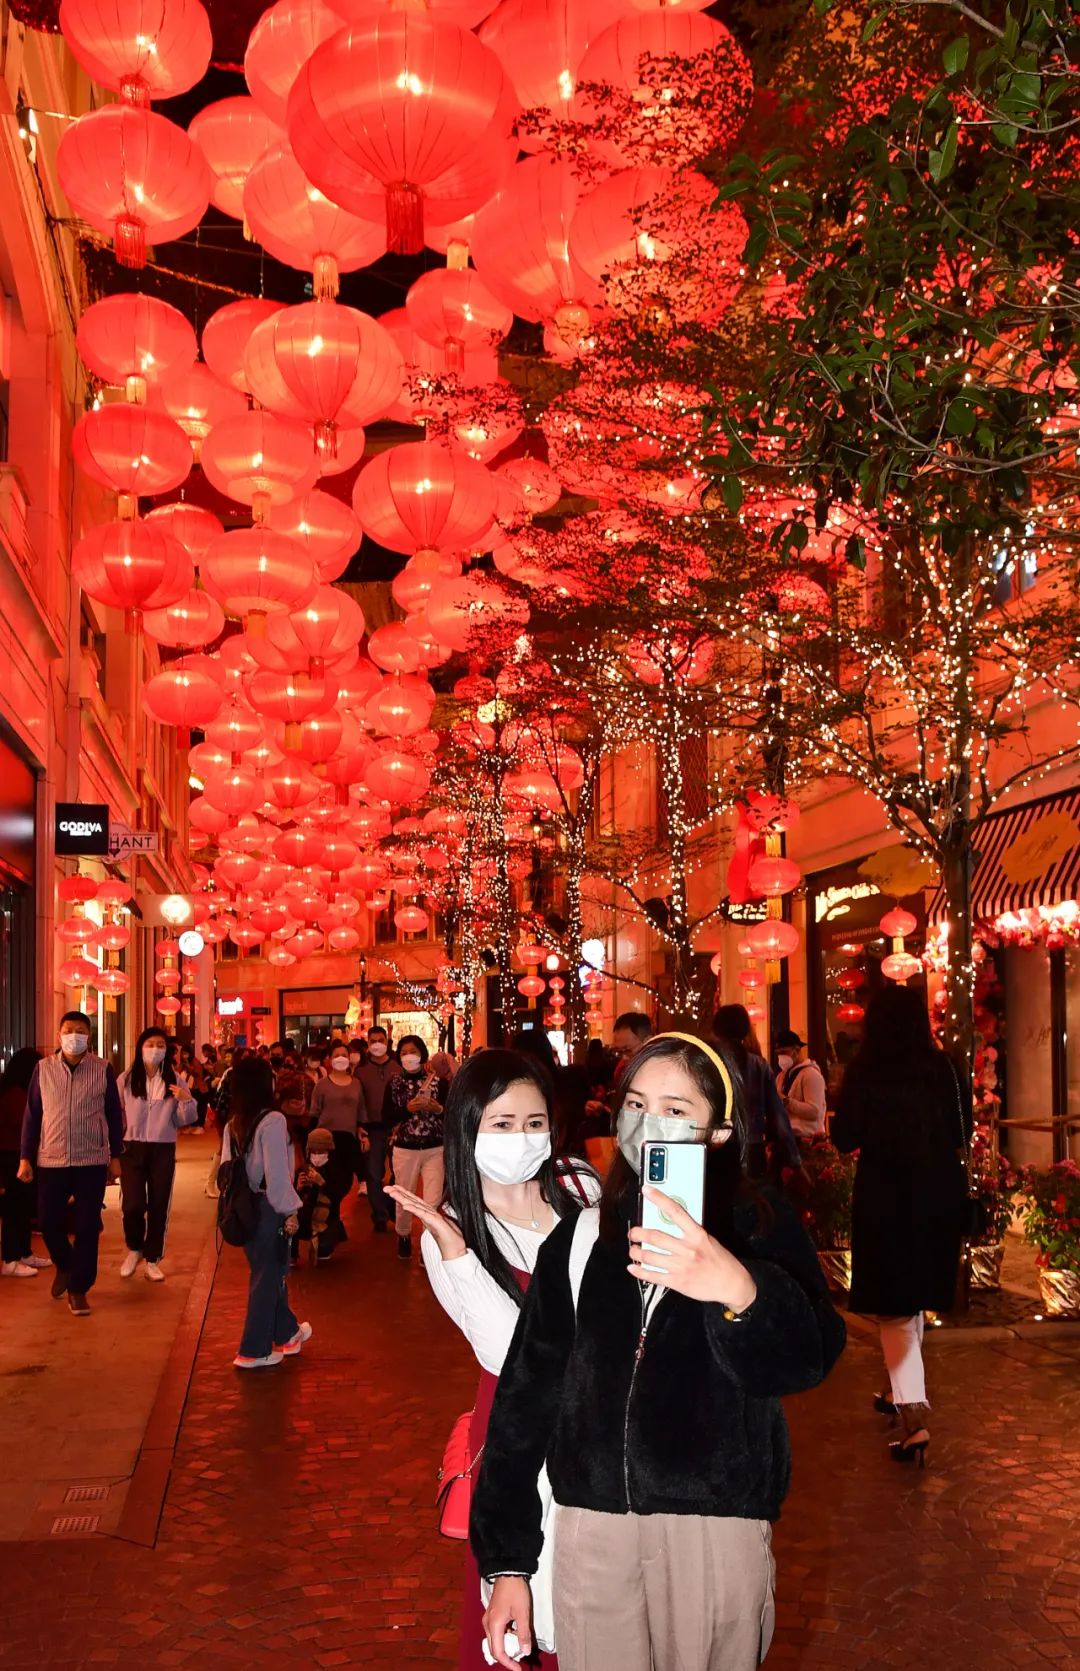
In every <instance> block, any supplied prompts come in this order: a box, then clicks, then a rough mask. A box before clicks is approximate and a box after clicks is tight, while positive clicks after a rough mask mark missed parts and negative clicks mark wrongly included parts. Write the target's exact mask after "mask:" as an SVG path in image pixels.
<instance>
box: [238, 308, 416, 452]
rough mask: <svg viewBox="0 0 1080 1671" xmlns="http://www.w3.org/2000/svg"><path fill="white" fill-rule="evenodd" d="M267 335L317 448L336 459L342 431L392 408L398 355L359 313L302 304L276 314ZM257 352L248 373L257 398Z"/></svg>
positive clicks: (399, 375)
mask: <svg viewBox="0 0 1080 1671" xmlns="http://www.w3.org/2000/svg"><path fill="white" fill-rule="evenodd" d="M266 331H267V335H268V338H269V341H270V344H271V352H272V354H273V357H274V360H275V362H276V366H277V371H278V373H279V375H280V376H281V378H282V379H283V381H284V383H285V386H286V388H287V389H288V391H289V394H290V395H291V396H292V399H293V400H294V401H295V403H296V406H297V409H298V410H299V412H300V413H301V414H302V416H303V417H304V419H305V421H306V422H307V423H310V424H313V425H314V426H315V435H316V440H317V442H318V443H319V446H320V449H322V450H325V451H328V452H329V453H331V454H333V452H334V451H335V438H336V430H337V426H338V424H342V425H344V427H346V428H355V427H359V426H360V425H362V424H364V423H367V422H369V421H370V420H371V419H374V418H381V417H383V416H384V414H385V413H386V412H388V411H389V409H390V407H391V406H392V405H393V404H394V401H395V400H396V398H397V395H398V392H399V390H400V388H401V379H402V362H401V356H400V354H399V353H398V350H397V347H396V346H395V344H394V341H393V339H392V338H391V337H390V336H389V335H388V333H387V332H386V331H384V330H383V328H382V326H381V325H380V324H379V323H378V322H377V321H376V320H374V319H372V318H370V317H369V316H368V315H367V314H366V313H361V312H360V311H359V309H357V308H350V307H345V306H343V305H342V304H341V303H340V302H330V301H322V302H318V301H317V302H301V303H300V304H299V305H298V306H297V307H291V308H283V309H282V311H281V312H280V313H277V314H275V315H274V318H273V320H272V321H270V322H269V324H268V325H267V327H266ZM252 347H254V343H252V344H251V345H249V358H248V360H247V370H248V375H249V377H250V378H251V379H252V388H253V389H254V391H255V393H256V394H258V393H259V388H258V382H257V379H256V377H255V375H254V373H255V367H254V365H253V363H252V362H251V359H250V354H251V349H252Z"/></svg>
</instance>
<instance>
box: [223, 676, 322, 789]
mask: <svg viewBox="0 0 1080 1671" xmlns="http://www.w3.org/2000/svg"><path fill="white" fill-rule="evenodd" d="M246 693H247V696H248V699H249V701H250V702H251V705H252V707H253V708H254V709H255V711H256V713H259V714H268V715H269V717H270V718H271V719H276V720H279V721H280V722H281V723H282V724H283V725H289V724H292V725H298V724H300V722H301V721H302V720H305V719H310V717H311V715H312V714H325V713H328V712H329V710H330V709H331V708H332V707H333V706H334V703H335V701H336V698H337V680H336V679H334V678H333V677H332V676H330V675H314V676H313V675H311V674H309V673H272V672H263V673H255V674H252V675H251V677H250V678H249V679H248V680H247V681H246ZM271 775H272V774H271V773H267V781H270V779H271ZM284 804H285V803H284V802H279V805H284Z"/></svg>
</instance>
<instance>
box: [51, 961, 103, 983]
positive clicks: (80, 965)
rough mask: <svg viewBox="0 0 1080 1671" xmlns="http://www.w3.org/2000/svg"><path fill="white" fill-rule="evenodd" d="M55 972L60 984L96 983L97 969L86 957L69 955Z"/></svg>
mask: <svg viewBox="0 0 1080 1671" xmlns="http://www.w3.org/2000/svg"><path fill="white" fill-rule="evenodd" d="M56 973H57V977H58V978H59V981H60V984H61V986H90V985H94V984H96V982H97V977H98V973H99V971H98V966H97V964H96V963H91V962H90V959H89V958H87V957H69V958H68V959H67V960H66V962H64V963H61V965H60V967H59V969H58V970H57V971H56Z"/></svg>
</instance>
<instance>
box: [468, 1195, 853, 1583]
mask: <svg viewBox="0 0 1080 1671" xmlns="http://www.w3.org/2000/svg"><path fill="white" fill-rule="evenodd" d="M574 1224H575V1219H573V1218H569V1219H564V1220H563V1222H562V1223H561V1224H559V1225H557V1226H556V1228H555V1230H554V1231H553V1232H552V1234H551V1236H550V1237H549V1238H548V1240H547V1241H546V1242H545V1244H544V1246H543V1248H542V1249H541V1252H540V1257H539V1259H538V1261H537V1265H536V1270H535V1272H534V1273H533V1278H532V1282H531V1283H530V1285H529V1292H528V1295H527V1297H526V1301H525V1306H524V1308H523V1311H522V1314H521V1318H520V1320H519V1322H518V1326H517V1331H516V1333H515V1335H514V1339H513V1341H512V1343H511V1346H510V1352H509V1355H508V1357H507V1359H506V1363H505V1365H504V1367H503V1372H502V1375H501V1376H500V1378H499V1387H498V1392H497V1394H496V1397H495V1405H494V1409H493V1411H492V1415H491V1422H490V1425H489V1427H488V1433H487V1441H486V1444H485V1448H484V1456H483V1462H482V1464H481V1469H480V1475H479V1479H478V1481H477V1483H476V1488H475V1491H474V1495H473V1504H472V1520H471V1526H470V1538H471V1542H472V1547H473V1552H474V1554H475V1555H476V1559H477V1563H478V1565H479V1567H480V1571H481V1572H482V1573H498V1572H521V1573H533V1572H535V1570H536V1566H537V1562H538V1560H539V1555H540V1549H541V1545H542V1541H543V1538H542V1530H541V1510H540V1499H539V1495H538V1493H537V1489H536V1479H537V1475H538V1474H539V1472H540V1466H541V1464H542V1463H543V1462H544V1461H545V1460H546V1462H547V1468H548V1474H549V1477H550V1480H551V1486H552V1491H553V1493H554V1496H555V1501H556V1502H557V1503H562V1504H564V1505H566V1506H567V1507H572V1508H586V1509H597V1510H600V1511H601V1512H603V1513H607V1514H626V1513H627V1512H628V1511H633V1512H634V1513H637V1514H698V1515H713V1516H718V1517H720V1516H724V1517H736V1518H743V1519H750V1520H775V1519H776V1518H777V1516H778V1515H779V1512H780V1505H781V1503H782V1501H783V1499H784V1497H785V1495H786V1493H787V1488H788V1483H789V1479H790V1473H791V1459H790V1449H789V1444H788V1435H787V1424H786V1422H785V1420H784V1414H783V1411H782V1409H781V1407H780V1402H779V1401H780V1398H781V1396H782V1395H784V1394H786V1393H796V1392H802V1391H803V1390H805V1389H806V1388H808V1387H813V1386H815V1385H816V1384H817V1383H818V1382H819V1381H821V1380H823V1379H824V1377H825V1376H826V1375H827V1374H828V1372H829V1370H830V1369H831V1368H832V1365H833V1364H834V1363H835V1361H836V1359H837V1358H838V1357H839V1355H840V1352H841V1351H842V1350H843V1346H844V1339H845V1331H844V1324H843V1322H842V1320H841V1319H840V1317H839V1316H838V1315H837V1313H836V1312H835V1310H834V1309H833V1306H832V1304H831V1302H830V1300H829V1294H828V1290H827V1288H826V1286H825V1283H824V1281H823V1280H822V1276H821V1271H820V1267H819V1264H818V1259H817V1255H816V1253H815V1252H814V1248H813V1246H812V1245H811V1242H810V1239H809V1237H808V1236H807V1234H806V1232H805V1231H804V1229H803V1227H802V1225H801V1224H800V1223H799V1221H798V1219H797V1217H796V1216H795V1214H794V1213H793V1212H792V1210H791V1208H790V1207H789V1206H788V1205H787V1203H786V1202H784V1201H782V1200H779V1199H773V1198H770V1199H769V1200H768V1203H767V1206H766V1210H765V1212H764V1214H762V1212H761V1209H760V1208H759V1206H758V1204H757V1203H755V1202H751V1201H747V1202H740V1203H739V1204H738V1205H737V1206H736V1208H735V1210H734V1214H733V1216H732V1218H731V1221H730V1222H729V1224H728V1226H727V1228H726V1230H725V1231H724V1232H723V1233H722V1234H721V1235H720V1236H719V1238H718V1239H719V1240H721V1241H723V1242H724V1244H725V1245H726V1246H728V1247H729V1248H730V1249H731V1251H732V1252H733V1253H735V1254H736V1256H737V1257H738V1258H739V1259H741V1260H742V1262H743V1263H744V1264H745V1265H746V1267H747V1269H748V1270H749V1271H750V1273H751V1275H752V1276H753V1278H754V1281H755V1283H756V1285H757V1297H756V1299H755V1300H754V1302H753V1305H752V1306H750V1308H749V1309H748V1310H747V1311H745V1312H743V1313H742V1315H741V1316H740V1317H738V1318H733V1317H732V1316H731V1315H730V1314H728V1315H725V1311H724V1308H723V1307H722V1306H719V1305H712V1304H703V1303H702V1302H700V1301H698V1300H688V1299H686V1298H685V1297H684V1296H683V1295H681V1294H675V1293H672V1292H665V1293H663V1295H662V1297H660V1298H659V1299H657V1300H656V1302H655V1303H654V1305H653V1308H652V1312H651V1316H650V1318H649V1321H648V1324H647V1328H646V1331H645V1334H644V1336H643V1335H642V1294H641V1285H640V1284H639V1283H638V1282H637V1281H636V1280H635V1278H633V1277H632V1276H631V1275H630V1274H629V1272H628V1270H627V1268H626V1267H627V1263H628V1251H627V1248H626V1247H625V1245H623V1244H620V1245H619V1246H618V1247H609V1246H607V1245H606V1244H605V1243H603V1242H599V1241H598V1242H597V1244H596V1246H595V1247H594V1248H593V1251H592V1254H591V1256H590V1258H589V1262H588V1265H587V1266H586V1268H585V1274H584V1278H583V1280H582V1284H581V1294H580V1297H579V1303H578V1312H577V1317H576V1320H575V1316H574V1306H573V1299H572V1296H571V1292H570V1280H569V1261H570V1244H571V1240H572V1238H573V1234H574Z"/></svg>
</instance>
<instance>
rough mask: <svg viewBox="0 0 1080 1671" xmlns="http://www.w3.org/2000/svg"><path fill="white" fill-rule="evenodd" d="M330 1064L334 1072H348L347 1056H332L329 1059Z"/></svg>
mask: <svg viewBox="0 0 1080 1671" xmlns="http://www.w3.org/2000/svg"><path fill="white" fill-rule="evenodd" d="M330 1066H331V1067H332V1068H333V1070H334V1072H335V1073H348V1071H349V1058H348V1057H347V1056H332V1057H331V1059H330Z"/></svg>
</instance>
